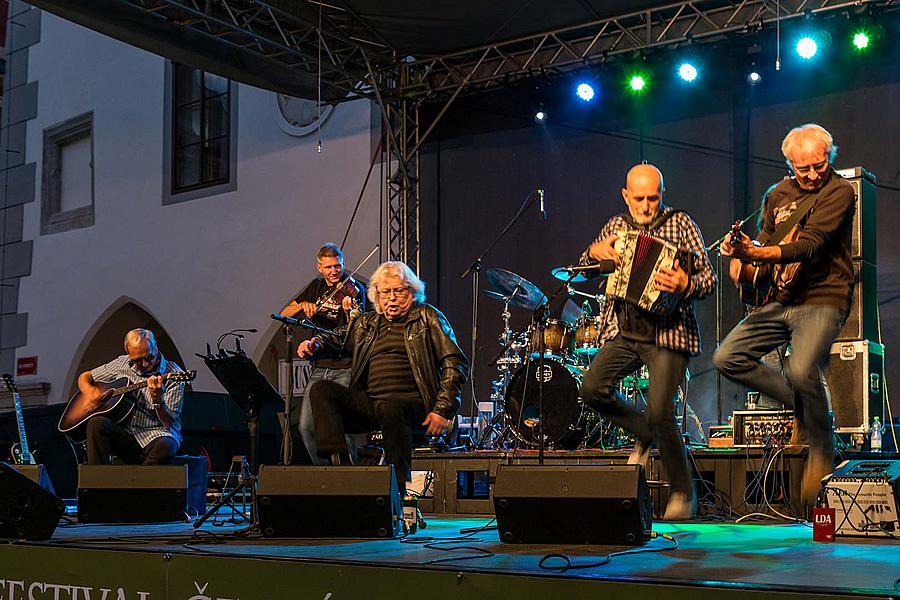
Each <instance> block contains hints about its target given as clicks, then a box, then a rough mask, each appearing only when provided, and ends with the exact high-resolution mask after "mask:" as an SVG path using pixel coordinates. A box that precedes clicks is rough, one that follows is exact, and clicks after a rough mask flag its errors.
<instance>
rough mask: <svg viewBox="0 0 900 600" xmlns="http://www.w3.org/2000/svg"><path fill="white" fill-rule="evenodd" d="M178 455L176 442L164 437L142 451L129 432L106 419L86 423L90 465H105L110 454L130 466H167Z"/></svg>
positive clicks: (91, 420) (173, 439) (99, 418)
mask: <svg viewBox="0 0 900 600" xmlns="http://www.w3.org/2000/svg"><path fill="white" fill-rule="evenodd" d="M177 451H178V442H176V441H175V438H173V437H170V436H167V435H166V436H163V437H158V438H156V439H155V440H153V441H152V442H150V443H149V444H148V445H147V447H146V448H141V446H140V444H138V443H137V440H135V439H134V436H133V435H131V433H129V432H128V430H126V429H125V428H124V427H122V426H121V425H119V424H118V423H114V422H113V421H112V420H110V419H107V418H106V417H101V416H97V417H91V419H90V420H89V421H88V422H87V461H88V464H89V465H108V464H110V463H111V462H112V460H111V459H112V455H113V454H115V455H116V456H118V457H119V458H120V459H122V461H123V462H125V463H126V464H129V465H168V464H170V463H171V462H172V459H173V458H174V456H175V453H176V452H177Z"/></svg>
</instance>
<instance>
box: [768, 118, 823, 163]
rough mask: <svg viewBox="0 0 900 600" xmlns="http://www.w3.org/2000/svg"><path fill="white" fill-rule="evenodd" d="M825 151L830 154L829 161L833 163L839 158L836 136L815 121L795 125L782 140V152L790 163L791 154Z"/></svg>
mask: <svg viewBox="0 0 900 600" xmlns="http://www.w3.org/2000/svg"><path fill="white" fill-rule="evenodd" d="M815 152H823V153H825V154H826V155H828V162H829V163H833V162H834V159H835V158H837V146H835V145H834V138H833V137H831V134H830V133H828V130H827V129H825V128H824V127H822V126H821V125H817V124H815V123H807V124H805V125H800V126H799V127H794V128H793V129H791V130H790V131H789V132H788V134H787V135H786V136H784V141H783V142H781V153H782V154H783V155H784V157H785V158H786V159H787V161H788V164H790V162H791V159H790V157H791V156H795V155H797V154H798V153H809V154H811V153H815Z"/></svg>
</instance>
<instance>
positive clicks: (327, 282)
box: [281, 242, 366, 464]
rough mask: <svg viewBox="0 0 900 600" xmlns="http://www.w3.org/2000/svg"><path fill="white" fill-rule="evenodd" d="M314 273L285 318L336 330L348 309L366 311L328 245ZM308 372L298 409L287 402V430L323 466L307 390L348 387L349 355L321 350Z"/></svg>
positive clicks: (357, 287) (337, 252)
mask: <svg viewBox="0 0 900 600" xmlns="http://www.w3.org/2000/svg"><path fill="white" fill-rule="evenodd" d="M316 270H317V271H318V272H319V274H320V275H321V277H317V278H315V279H313V280H312V281H310V282H309V284H308V285H307V286H306V287H305V288H304V289H303V291H302V292H300V294H299V295H298V296H297V297H296V298H295V299H294V300H293V301H292V302H291V303H290V304H288V305H287V306H285V307H284V309H282V310H281V314H282V315H283V316H285V317H297V318H302V317H306V318H308V319H309V320H310V321H312V322H313V324H314V325H316V326H317V327H321V328H322V329H338V328H340V327H343V326H345V325H346V324H347V322H348V321H349V317H350V311H351V310H354V309H356V310H360V311H365V310H366V291H365V287H364V286H363V285H362V284H361V283H359V282H358V281H356V280H355V279H353V278H351V277H346V276H345V275H344V255H343V253H342V252H341V249H340V248H339V247H338V246H337V245H335V244H332V243H330V242H329V243H327V244H325V245H323V246H322V247H321V248H319V251H318V252H317V253H316ZM310 362H311V363H312V370H311V371H310V375H309V380H308V382H307V384H306V390H307V392H305V393H304V397H303V398H302V401H301V402H300V405H299V406H296V404H295V400H294V399H293V398H292V399H291V431H296V432H298V433H299V434H300V438H301V439H302V440H303V445H304V446H306V449H307V451H308V452H309V456H310V457H311V459H312V461H313V463H314V464H326V463H327V461H326V460H323V459H320V458H319V455H318V453H317V451H316V437H315V433H314V428H313V417H312V409H311V407H310V402H309V393H308V390H309V389H310V388H311V387H312V384H313V383H315V382H317V381H334V382H336V383H339V384H342V385H350V355H349V354H347V353H341V352H338V351H337V350H334V349H332V348H330V347H326V348H322V350H321V351H320V352H318V353H317V354H316V355H315V357H314V358H312V359H311V360H310Z"/></svg>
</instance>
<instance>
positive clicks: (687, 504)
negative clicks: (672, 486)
mask: <svg viewBox="0 0 900 600" xmlns="http://www.w3.org/2000/svg"><path fill="white" fill-rule="evenodd" d="M693 518H694V498H693V497H691V496H689V495H688V494H685V493H684V492H672V494H671V495H670V496H669V503H668V504H666V512H665V514H664V515H663V521H688V520H690V519H693Z"/></svg>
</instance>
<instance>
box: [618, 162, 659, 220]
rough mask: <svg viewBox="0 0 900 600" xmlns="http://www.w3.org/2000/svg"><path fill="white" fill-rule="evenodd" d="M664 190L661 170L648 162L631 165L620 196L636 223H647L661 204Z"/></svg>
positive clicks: (654, 215)
mask: <svg viewBox="0 0 900 600" xmlns="http://www.w3.org/2000/svg"><path fill="white" fill-rule="evenodd" d="M665 191H666V188H665V184H664V183H663V175H662V172H661V171H660V170H659V169H657V168H656V167H655V166H653V165H650V164H640V165H635V166H633V167H631V169H630V170H629V171H628V176H627V177H626V178H625V187H624V188H622V198H623V199H624V200H625V205H626V206H627V207H628V212H629V213H630V214H631V218H632V219H634V221H635V223H637V224H638V225H649V224H650V223H652V222H653V219H654V218H655V217H656V213H657V212H658V211H659V207H660V206H662V197H663V193H664V192H665Z"/></svg>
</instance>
